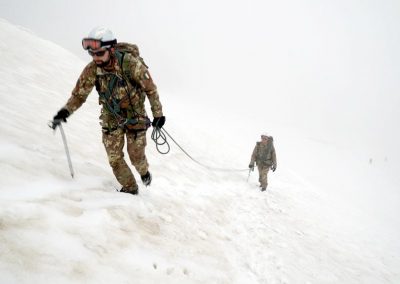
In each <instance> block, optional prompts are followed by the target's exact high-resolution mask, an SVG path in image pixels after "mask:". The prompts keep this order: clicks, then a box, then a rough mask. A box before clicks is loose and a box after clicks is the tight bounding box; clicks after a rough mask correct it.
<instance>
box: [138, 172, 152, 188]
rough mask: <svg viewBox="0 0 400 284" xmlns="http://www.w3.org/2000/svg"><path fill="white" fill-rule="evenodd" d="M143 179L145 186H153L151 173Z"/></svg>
mask: <svg viewBox="0 0 400 284" xmlns="http://www.w3.org/2000/svg"><path fill="white" fill-rule="evenodd" d="M141 178H142V182H143V184H144V185H145V186H149V185H150V184H151V179H152V177H151V173H150V172H149V171H147V173H146V174H145V175H143V176H141Z"/></svg>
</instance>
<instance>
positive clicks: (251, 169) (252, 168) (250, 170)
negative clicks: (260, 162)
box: [247, 167, 254, 182]
mask: <svg viewBox="0 0 400 284" xmlns="http://www.w3.org/2000/svg"><path fill="white" fill-rule="evenodd" d="M252 171H254V167H251V168H249V175H248V176H247V182H249V178H250V174H251V172H252Z"/></svg>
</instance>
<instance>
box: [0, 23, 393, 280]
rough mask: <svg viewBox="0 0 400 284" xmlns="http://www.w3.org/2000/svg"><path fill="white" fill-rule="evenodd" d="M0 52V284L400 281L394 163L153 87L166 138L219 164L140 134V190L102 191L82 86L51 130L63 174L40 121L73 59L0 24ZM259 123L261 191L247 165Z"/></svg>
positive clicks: (68, 79)
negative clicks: (144, 164)
mask: <svg viewBox="0 0 400 284" xmlns="http://www.w3.org/2000/svg"><path fill="white" fill-rule="evenodd" d="M0 50H1V53H0V62H1V67H0V80H1V82H0V97H1V104H0V118H1V123H0V172H1V179H0V240H1V241H0V283H399V282H400V244H399V239H400V238H399V237H400V230H399V228H400V226H399V225H400V224H399V223H400V222H399V220H398V216H399V213H400V209H399V201H400V195H399V190H398V189H399V180H398V177H397V176H395V175H392V174H391V173H395V172H396V171H398V164H399V161H397V160H391V158H390V156H389V157H379V158H376V159H373V160H372V161H371V163H370V162H369V158H370V157H369V156H368V153H365V152H356V151H353V150H352V149H351V148H347V147H345V146H343V144H340V143H336V142H337V140H328V139H327V140H324V139H321V138H320V137H323V135H319V136H313V135H310V134H308V133H307V132H305V131H304V130H300V129H297V128H295V127H290V126H280V125H273V126H272V125H268V121H261V122H257V123H254V122H253V121H246V118H245V117H243V116H241V117H237V116H236V115H235V114H232V113H229V111H228V110H221V109H218V106H215V109H214V108H213V107H211V108H210V107H208V106H206V105H205V104H204V105H201V104H199V103H198V102H196V104H195V103H193V102H192V103H191V101H190V99H188V100H187V101H185V102H183V101H182V100H177V99H176V98H174V96H173V95H172V94H166V93H163V91H162V90H160V97H161V101H162V102H163V104H164V111H165V114H166V117H167V123H166V125H165V128H166V130H167V131H168V132H169V133H170V134H171V135H172V136H173V137H174V139H176V140H177V142H178V143H180V144H181V145H182V146H183V147H184V148H185V150H187V151H188V152H189V153H190V154H191V155H192V156H193V157H195V158H196V159H198V160H199V161H201V162H202V163H204V164H207V165H210V166H212V167H220V168H226V169H232V170H231V171H212V170H208V169H207V168H204V167H201V166H199V165H197V164H196V163H194V162H193V161H191V160H190V159H189V158H188V157H186V156H185V154H184V153H183V152H182V151H180V150H179V148H178V147H177V146H176V145H174V144H173V142H172V141H171V139H169V140H168V141H169V143H170V144H171V147H172V149H171V152H170V153H169V154H167V155H160V154H159V153H158V152H157V151H156V148H155V145H154V143H153V142H152V141H151V140H150V131H149V132H148V147H147V155H148V159H149V162H150V165H151V166H150V170H151V172H152V173H153V183H152V185H151V187H149V188H144V187H143V186H141V187H140V195H138V196H131V195H127V194H122V193H117V192H116V191H115V189H117V188H118V184H117V182H116V180H115V178H114V176H113V174H112V172H111V169H110V168H109V166H108V162H107V158H106V154H105V151H104V149H103V146H102V143H101V134H100V126H99V125H98V123H97V117H98V113H99V106H98V104H97V94H96V93H93V94H92V95H91V96H90V97H89V99H88V101H87V102H86V104H85V105H83V106H82V108H81V109H80V110H79V111H78V112H76V113H75V114H74V115H73V116H72V117H71V118H70V119H69V120H68V123H67V124H65V125H64V130H65V132H66V135H67V139H68V143H69V147H70V152H71V155H72V161H73V166H74V169H75V173H76V176H75V178H74V179H71V177H70V175H69V170H68V164H67V161H66V156H65V153H64V148H63V144H62V140H61V136H60V133H59V132H56V133H53V131H52V130H51V129H50V128H48V126H47V123H48V121H49V120H50V119H51V118H52V116H53V115H54V114H55V112H56V111H57V110H58V109H59V108H60V107H61V106H62V105H63V104H64V103H65V102H66V100H67V98H68V97H69V94H70V91H71V89H72V87H73V86H74V84H75V81H76V79H77V77H78V76H79V74H80V72H81V70H82V68H83V66H84V65H85V62H82V61H81V60H80V59H78V58H77V57H75V56H74V55H72V54H71V53H69V52H68V51H66V50H64V49H62V48H60V47H58V46H56V45H55V44H53V43H51V42H49V41H46V40H43V39H40V38H38V37H36V36H34V35H33V34H32V33H31V32H29V31H27V30H25V29H23V28H20V27H16V26H13V25H11V24H9V23H8V22H6V21H3V20H0ZM156 81H157V80H156ZM205 110H206V111H205ZM205 113H206V114H207V115H204V114H205ZM200 118H201V119H200ZM217 121H218V122H220V121H228V122H229V121H234V122H235V123H225V124H224V123H222V124H221V123H216V122H217ZM262 127H264V128H263V129H261V128H262ZM266 128H268V132H269V133H271V134H273V136H274V139H275V147H276V150H277V156H278V169H277V171H276V172H275V173H271V174H270V186H269V188H268V190H267V191H266V192H264V193H261V192H260V191H259V189H258V183H257V173H256V172H255V173H252V174H251V176H250V179H249V181H247V174H248V171H247V170H246V167H247V165H248V162H249V159H250V154H251V151H252V149H253V147H254V144H255V142H256V141H257V140H258V139H259V137H258V136H259V133H261V132H264V131H265V129H266ZM236 169H238V170H240V171H235V170H236ZM135 175H136V177H137V178H139V177H138V175H137V173H136V172H135Z"/></svg>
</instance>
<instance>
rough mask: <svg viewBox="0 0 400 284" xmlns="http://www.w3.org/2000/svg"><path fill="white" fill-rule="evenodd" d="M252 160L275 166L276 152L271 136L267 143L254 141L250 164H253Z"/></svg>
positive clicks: (258, 163)
mask: <svg viewBox="0 0 400 284" xmlns="http://www.w3.org/2000/svg"><path fill="white" fill-rule="evenodd" d="M254 162H256V164H257V165H263V166H268V167H270V166H272V165H275V166H276V152H275V147H274V144H273V140H272V137H271V138H270V139H269V140H268V143H267V144H263V143H261V142H257V143H256V146H255V147H254V150H253V153H252V155H251V161H250V164H252V165H254Z"/></svg>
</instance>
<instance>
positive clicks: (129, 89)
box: [53, 28, 165, 194]
mask: <svg viewBox="0 0 400 284" xmlns="http://www.w3.org/2000/svg"><path fill="white" fill-rule="evenodd" d="M121 45H123V46H124V47H125V48H126V50H124V51H121V49H118V47H119V46H121ZM82 46H83V49H85V50H87V51H88V52H89V55H90V56H91V57H92V59H93V60H92V61H91V62H90V63H89V64H88V65H87V66H86V67H85V69H84V70H83V71H82V74H81V75H80V77H79V79H78V81H77V83H76V86H75V88H74V89H73V91H72V95H71V97H70V98H69V100H68V102H67V104H66V105H65V106H64V107H63V108H61V109H60V110H59V111H58V113H57V114H56V115H55V116H54V118H53V128H54V129H55V128H56V127H57V126H58V125H59V124H60V123H61V122H62V121H64V122H66V119H67V118H68V117H69V116H70V115H71V114H72V113H73V112H74V111H76V110H77V109H78V108H79V107H80V106H81V105H82V104H83V103H84V102H85V101H86V98H87V96H88V95H89V94H90V92H91V91H92V89H93V87H96V90H97V92H98V93H99V104H100V105H101V106H102V109H101V115H100V120H101V122H100V124H101V126H102V131H103V144H104V147H105V149H106V152H107V156H108V161H109V163H110V166H111V168H112V170H113V172H114V175H115V177H116V178H117V180H118V182H119V183H120V184H121V186H122V189H121V192H126V193H131V194H138V185H137V183H136V180H135V177H134V176H133V174H132V172H131V170H130V168H129V166H128V165H127V163H126V162H125V159H124V154H123V148H124V143H125V138H126V142H127V152H128V154H129V158H130V160H131V162H132V164H133V165H134V167H135V168H136V170H137V171H138V173H139V174H140V176H141V179H142V182H143V184H144V185H146V186H148V185H150V183H151V180H152V176H151V174H150V172H149V164H148V162H147V159H146V155H145V147H146V130H147V128H148V127H149V126H150V125H153V127H158V128H161V127H162V126H163V125H164V123H165V116H163V112H162V106H161V103H160V100H159V96H158V92H157V88H156V85H155V84H154V83H153V80H152V79H151V76H150V73H149V71H148V70H147V66H146V65H145V64H144V62H143V60H142V59H141V58H140V57H139V51H138V49H137V46H135V45H130V44H117V40H116V38H115V37H114V35H113V33H112V32H111V31H110V30H108V29H105V28H95V29H93V30H92V31H91V32H90V33H89V35H88V37H87V38H84V39H83V40H82ZM132 50H133V52H132ZM146 97H147V98H148V100H149V102H150V105H151V111H152V114H153V117H154V119H153V122H151V121H150V119H149V118H148V117H147V114H146V111H145V106H144V102H145V99H146Z"/></svg>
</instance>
